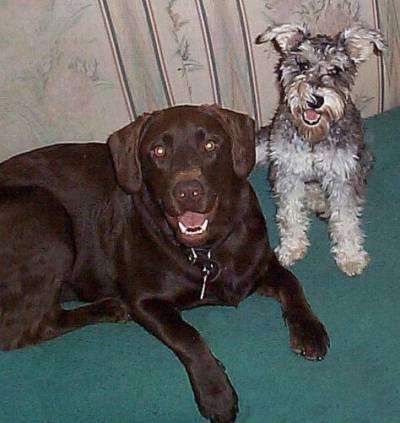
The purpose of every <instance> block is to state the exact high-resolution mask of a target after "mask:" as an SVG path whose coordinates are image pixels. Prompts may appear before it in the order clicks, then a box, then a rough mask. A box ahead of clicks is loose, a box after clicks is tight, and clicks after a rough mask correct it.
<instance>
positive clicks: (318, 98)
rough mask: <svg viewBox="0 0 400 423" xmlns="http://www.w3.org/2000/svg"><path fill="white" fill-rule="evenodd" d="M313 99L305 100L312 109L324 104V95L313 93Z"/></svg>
mask: <svg viewBox="0 0 400 423" xmlns="http://www.w3.org/2000/svg"><path fill="white" fill-rule="evenodd" d="M313 99H314V101H307V105H308V106H310V107H311V108H312V109H319V108H320V107H321V106H322V105H323V104H324V97H321V96H320V95H313Z"/></svg>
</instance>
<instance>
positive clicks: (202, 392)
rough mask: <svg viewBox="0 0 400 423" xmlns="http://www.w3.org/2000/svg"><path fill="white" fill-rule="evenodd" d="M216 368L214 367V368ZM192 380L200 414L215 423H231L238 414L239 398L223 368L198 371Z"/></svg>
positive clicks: (208, 368)
mask: <svg viewBox="0 0 400 423" xmlns="http://www.w3.org/2000/svg"><path fill="white" fill-rule="evenodd" d="M212 367H214V366H212ZM196 373H197V374H198V375H199V376H197V377H196V376H195V377H194V378H192V384H193V389H194V393H195V397H196V401H197V404H198V407H199V410H200V413H201V414H202V415H203V416H204V417H205V418H207V419H209V420H210V421H211V422H213V423H231V422H234V421H235V420H236V415H237V413H238V410H239V408H238V398H237V395H236V392H235V390H234V389H233V387H232V385H231V383H230V381H229V379H228V377H227V376H226V374H225V372H224V371H223V367H222V365H220V364H217V367H214V368H210V367H208V366H207V367H206V368H205V369H198V371H196Z"/></svg>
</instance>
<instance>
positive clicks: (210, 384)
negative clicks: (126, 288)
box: [131, 300, 238, 423]
mask: <svg viewBox="0 0 400 423" xmlns="http://www.w3.org/2000/svg"><path fill="white" fill-rule="evenodd" d="M131 314H132V318H133V319H134V320H136V321H137V322H138V323H139V324H141V325H142V326H143V327H144V328H145V329H147V330H148V331H149V332H150V333H152V334H153V335H154V336H156V337H157V338H158V339H159V340H161V341H162V342H163V343H164V344H165V345H167V346H168V347H169V348H170V349H171V350H172V351H173V352H174V353H175V354H176V355H177V357H178V358H179V360H180V361H181V362H182V364H183V365H184V366H185V368H186V371H187V373H188V376H189V380H190V383H191V385H192V388H193V392H194V396H195V398H196V401H197V404H198V407H199V410H200V413H201V414H202V415H203V416H204V417H206V418H208V419H210V420H211V421H212V422H215V423H217V422H218V423H229V422H233V421H234V420H235V417H236V413H237V410H238V408H237V395H236V393H235V391H234V389H233V387H232V385H231V383H230V381H229V379H228V377H227V375H226V374H225V371H224V367H223V366H222V364H221V363H220V362H219V361H218V360H217V359H216V358H215V357H214V356H213V355H212V353H211V351H210V350H209V348H208V346H207V345H206V343H205V342H204V341H203V339H202V338H201V336H200V335H199V333H198V332H197V331H196V330H195V329H194V328H193V327H192V326H190V325H189V324H188V323H186V322H185V321H184V320H183V319H182V317H181V315H180V313H179V312H178V311H177V310H176V308H175V307H174V306H173V305H172V304H169V303H167V302H165V301H161V300H144V301H141V302H140V303H138V304H137V305H135V306H134V307H132V310H131Z"/></svg>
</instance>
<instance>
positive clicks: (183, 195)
mask: <svg viewBox="0 0 400 423" xmlns="http://www.w3.org/2000/svg"><path fill="white" fill-rule="evenodd" d="M172 194H173V196H174V198H175V200H176V201H178V202H179V203H180V204H183V203H184V204H189V203H197V202H199V201H200V200H201V199H202V198H203V196H204V187H203V185H202V184H201V182H200V181H198V180H196V179H192V180H189V181H179V182H177V183H176V185H175V186H174V188H173V190H172Z"/></svg>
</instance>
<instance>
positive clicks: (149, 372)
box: [0, 109, 400, 423]
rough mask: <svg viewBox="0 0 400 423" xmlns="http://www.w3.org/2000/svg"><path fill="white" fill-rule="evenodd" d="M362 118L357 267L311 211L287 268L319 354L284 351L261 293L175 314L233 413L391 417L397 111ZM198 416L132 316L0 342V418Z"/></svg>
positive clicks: (174, 369)
mask: <svg viewBox="0 0 400 423" xmlns="http://www.w3.org/2000/svg"><path fill="white" fill-rule="evenodd" d="M365 127H366V138H367V140H368V143H369V144H370V146H371V148H372V150H373V152H374V155H375V157H376V163H375V167H374V170H373V172H372V174H371V176H370V179H369V188H368V194H367V203H366V207H365V213H364V220H363V221H364V228H365V230H366V233H367V239H366V248H367V250H368V251H369V253H370V254H371V257H372V262H371V264H370V265H369V267H368V268H367V270H366V271H365V272H364V274H363V275H361V276H360V277H356V278H349V277H346V276H345V275H344V274H343V273H341V272H340V271H339V270H338V269H337V267H336V266H335V263H334V261H333V258H332V256H331V255H330V252H329V240H328V235H327V228H326V224H325V223H324V222H321V221H317V220H316V219H314V221H313V224H312V227H311V242H312V245H311V248H310V249H309V252H308V254H307V256H306V258H305V259H304V260H302V261H301V262H300V263H298V264H297V265H296V266H295V267H294V271H295V273H296V274H297V276H298V277H299V278H300V280H301V281H302V283H303V286H304V289H305V291H306V294H307V296H308V299H309V301H310V302H311V304H312V306H313V308H314V310H315V312H316V313H317V314H318V315H319V317H320V318H321V319H322V320H323V321H324V323H325V324H326V326H327V328H328V330H329V333H330V337H331V343H332V346H331V349H330V351H329V354H328V356H327V358H326V359H325V360H324V361H323V362H318V363H314V362H308V361H306V360H304V359H302V358H300V357H297V356H296V355H294V354H293V353H292V352H291V351H290V349H289V348H288V336H287V329H286V328H285V326H284V324H283V322H282V319H281V317H280V315H281V313H280V309H279V306H278V304H277V303H276V302H274V301H273V300H272V299H267V298H261V297H256V296H253V297H251V298H249V299H248V300H246V301H244V302H243V303H242V304H241V305H240V306H239V307H238V309H233V308H222V307H205V308H202V309H197V310H192V311H189V312H185V318H186V319H187V320H188V321H190V322H191V323H193V324H194V325H195V326H196V327H197V328H198V329H199V331H200V332H201V333H202V334H203V336H204V337H205V338H206V339H207V341H208V343H209V345H210V346H211V349H212V350H213V352H214V354H215V355H216V356H217V357H218V358H219V359H220V360H221V361H222V362H223V363H224V364H225V366H226V368H227V371H228V373H229V375H230V377H231V380H232V381H233V384H234V386H235V387H236V390H237V392H238V395H239V399H240V414H239V417H238V422H248V423H258V422H259V423H264V422H266V421H268V422H290V423H295V422H301V423H304V422H307V423H308V422H323V423H328V422H352V423H353V422H362V423H366V422H374V423H375V422H379V423H380V422H398V421H399V419H400V417H399V415H400V392H399V386H400V352H399V351H400V348H399V347H400V341H399V333H400V311H399V302H400V280H399V276H400V271H399V264H400V253H399V248H400V213H399V210H400V164H399V158H400V109H396V110H393V111H391V112H389V113H386V114H383V115H380V116H377V117H375V118H371V119H368V120H367V121H366V124H365ZM265 178H266V172H265V170H261V169H257V170H255V171H254V172H253V174H252V177H251V180H252V183H253V184H254V186H255V188H256V190H257V193H258V195H259V198H260V200H261V202H262V205H263V210H264V212H265V215H266V217H267V220H268V224H269V232H270V238H271V243H272V245H274V246H275V245H276V243H277V236H276V226H275V223H274V204H273V201H272V200H271V197H270V193H269V187H268V185H266V184H265ZM201 421H204V420H203V419H202V418H201V417H200V415H199V414H198V411H197V408H196V405H195V402H194V399H193V396H192V392H191V389H190V386H189V382H188V380H187V377H186V374H185V372H184V370H183V367H182V366H181V365H180V364H179V363H178V361H177V360H176V358H175V357H174V356H173V354H172V353H171V352H170V351H168V350H167V349H166V348H165V347H164V346H163V345H162V344H161V343H159V342H158V341H156V340H155V339H154V338H152V337H151V336H150V335H148V334H147V333H146V332H145V331H144V330H143V329H141V328H140V327H139V326H137V325H136V324H134V323H128V324H99V325H95V326H90V327H85V328H83V329H81V330H78V331H75V332H72V333H70V334H68V335H65V336H63V337H60V338H57V339H55V340H52V341H49V342H46V343H43V344H40V345H37V346H34V347H30V348H26V349H23V350H17V351H12V352H0V423H22V422H24V423H25V422H26V423H45V422H49V423H50V422H51V423H53V422H54V423H64V422H65V423H67V422H74V423H78V422H90V423H94V422H104V423H113V422H115V423H125V422H141V423H142V422H144V423H146V422H154V423H156V422H157V423H160V422H161V423H164V422H167V423H168V422H174V423H195V422H201Z"/></svg>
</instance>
